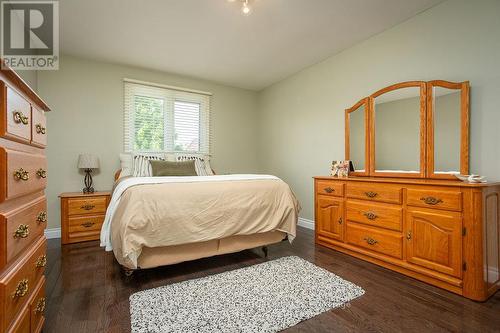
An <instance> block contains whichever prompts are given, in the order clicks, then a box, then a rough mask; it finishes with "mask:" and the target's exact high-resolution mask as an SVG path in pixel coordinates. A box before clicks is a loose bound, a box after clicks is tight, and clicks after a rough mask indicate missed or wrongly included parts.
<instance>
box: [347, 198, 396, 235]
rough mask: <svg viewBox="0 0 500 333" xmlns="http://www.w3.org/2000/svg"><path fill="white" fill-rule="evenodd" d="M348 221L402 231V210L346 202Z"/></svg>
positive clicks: (388, 206) (383, 205) (389, 206)
mask: <svg viewBox="0 0 500 333" xmlns="http://www.w3.org/2000/svg"><path fill="white" fill-rule="evenodd" d="M346 218H347V220H348V221H354V222H358V223H363V224H368V225H372V226H376V227H381V228H387V229H391V230H395V231H402V230H403V209H402V208H401V207H398V206H391V205H385V204H369V203H361V202H355V201H351V200H348V201H347V204H346Z"/></svg>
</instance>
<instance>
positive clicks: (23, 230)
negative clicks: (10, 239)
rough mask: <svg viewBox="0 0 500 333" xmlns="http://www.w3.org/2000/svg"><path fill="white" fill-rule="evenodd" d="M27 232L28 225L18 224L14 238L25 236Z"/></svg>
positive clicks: (28, 231) (28, 232)
mask: <svg viewBox="0 0 500 333" xmlns="http://www.w3.org/2000/svg"><path fill="white" fill-rule="evenodd" d="M29 234H30V230H29V226H28V225H27V224H20V225H19V227H17V230H16V231H15V232H14V238H26V237H28V235H29Z"/></svg>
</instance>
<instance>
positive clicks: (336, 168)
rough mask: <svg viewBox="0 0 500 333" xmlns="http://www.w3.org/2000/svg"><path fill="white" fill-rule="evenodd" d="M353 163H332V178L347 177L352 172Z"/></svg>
mask: <svg viewBox="0 0 500 333" xmlns="http://www.w3.org/2000/svg"><path fill="white" fill-rule="evenodd" d="M351 165H352V163H351V161H332V171H331V173H330V174H331V175H332V176H338V177H341V178H342V177H347V176H348V175H349V171H350V170H351V168H352V167H351Z"/></svg>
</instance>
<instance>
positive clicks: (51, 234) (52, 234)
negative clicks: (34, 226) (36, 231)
mask: <svg viewBox="0 0 500 333" xmlns="http://www.w3.org/2000/svg"><path fill="white" fill-rule="evenodd" d="M45 237H47V239H52V238H61V228H51V229H45Z"/></svg>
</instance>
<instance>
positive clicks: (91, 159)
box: [78, 154, 99, 193]
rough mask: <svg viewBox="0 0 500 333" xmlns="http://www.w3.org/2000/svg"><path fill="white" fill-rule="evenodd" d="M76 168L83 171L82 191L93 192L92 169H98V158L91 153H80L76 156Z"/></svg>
mask: <svg viewBox="0 0 500 333" xmlns="http://www.w3.org/2000/svg"><path fill="white" fill-rule="evenodd" d="M78 169H83V170H84V171H85V179H84V184H85V188H84V189H83V193H94V188H93V187H92V170H94V169H99V158H98V157H97V156H95V155H92V154H80V156H78Z"/></svg>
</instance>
